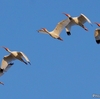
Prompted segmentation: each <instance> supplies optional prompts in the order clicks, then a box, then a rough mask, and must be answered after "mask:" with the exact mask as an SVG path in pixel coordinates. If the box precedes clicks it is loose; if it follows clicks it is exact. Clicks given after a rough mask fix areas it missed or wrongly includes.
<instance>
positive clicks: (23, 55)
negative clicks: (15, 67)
mask: <svg viewBox="0 0 100 99" xmlns="http://www.w3.org/2000/svg"><path fill="white" fill-rule="evenodd" d="M19 53H20V54H21V55H22V57H23V58H24V59H25V60H26V61H27V62H28V63H29V64H31V63H30V60H29V59H28V57H27V56H26V55H25V54H24V53H23V52H19Z"/></svg>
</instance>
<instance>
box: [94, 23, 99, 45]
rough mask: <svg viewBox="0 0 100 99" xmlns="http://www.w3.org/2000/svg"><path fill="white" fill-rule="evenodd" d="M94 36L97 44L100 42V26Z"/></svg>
mask: <svg viewBox="0 0 100 99" xmlns="http://www.w3.org/2000/svg"><path fill="white" fill-rule="evenodd" d="M96 24H97V25H98V26H99V27H100V24H99V23H96ZM94 37H95V41H96V43H97V44H100V28H97V29H96V30H95V32H94Z"/></svg>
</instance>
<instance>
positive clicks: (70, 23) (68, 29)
mask: <svg viewBox="0 0 100 99" xmlns="http://www.w3.org/2000/svg"><path fill="white" fill-rule="evenodd" d="M73 25H75V23H73V22H72V21H70V22H69V24H68V25H66V26H65V30H66V32H70V30H71V27H72V26H73Z"/></svg>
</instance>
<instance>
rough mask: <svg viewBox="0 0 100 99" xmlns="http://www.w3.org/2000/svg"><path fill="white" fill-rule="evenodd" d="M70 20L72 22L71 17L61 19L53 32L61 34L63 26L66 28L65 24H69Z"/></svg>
mask: <svg viewBox="0 0 100 99" xmlns="http://www.w3.org/2000/svg"><path fill="white" fill-rule="evenodd" d="M69 22H70V20H69V18H67V19H65V20H62V21H60V22H59V23H58V24H57V26H56V27H55V29H54V30H53V32H54V33H55V34H58V35H59V34H60V33H61V31H62V30H63V28H65V26H67V25H68V24H69Z"/></svg>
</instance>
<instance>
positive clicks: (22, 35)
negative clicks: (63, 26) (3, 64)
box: [0, 0, 100, 99]
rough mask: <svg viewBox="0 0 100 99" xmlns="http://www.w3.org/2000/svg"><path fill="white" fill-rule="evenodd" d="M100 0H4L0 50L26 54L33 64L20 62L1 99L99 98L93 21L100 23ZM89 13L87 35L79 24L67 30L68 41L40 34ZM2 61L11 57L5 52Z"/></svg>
mask: <svg viewBox="0 0 100 99" xmlns="http://www.w3.org/2000/svg"><path fill="white" fill-rule="evenodd" d="M99 6H100V1H99V0H97V1H91V0H88V1H87V0H83V1H81V0H63V1H60V0H58V1H54V0H40V1H38V0H1V1H0V46H6V47H8V48H9V49H10V50H12V51H14V50H16V51H22V52H24V53H25V54H26V55H27V56H28V58H29V59H30V61H31V64H32V65H25V64H24V63H22V62H20V61H15V62H14V66H12V67H11V68H10V69H9V70H8V71H7V72H6V73H5V74H4V75H3V76H2V77H0V81H2V82H4V84H5V85H4V86H2V85H0V89H1V94H0V98H1V99H78V98H81V99H92V98H93V97H92V94H100V89H99V88H100V79H99V78H100V64H99V63H100V57H99V54H100V45H98V44H96V42H95V39H94V30H95V29H96V28H97V26H96V25H95V24H94V22H100V14H99V13H100V11H99ZM63 12H66V13H69V14H71V15H72V16H79V15H80V13H83V14H85V15H86V16H87V17H88V18H89V19H90V20H91V21H92V22H93V27H92V26H91V25H90V24H88V23H86V24H85V26H86V27H87V28H88V30H89V31H88V32H87V31H85V30H84V29H82V28H81V27H79V26H74V27H73V28H72V30H71V33H72V35H71V36H67V35H66V33H65V30H63V31H62V33H61V37H62V38H63V40H64V41H63V42H62V41H59V40H56V39H53V38H51V37H50V36H49V35H45V34H41V33H38V32H37V30H38V29H40V28H42V27H45V28H47V29H48V30H50V31H51V30H53V29H54V28H55V26H56V24H57V23H58V22H59V21H61V20H63V19H66V16H64V15H63V14H62V13H63ZM0 53H1V54H0V60H1V61H2V58H3V56H4V55H7V54H8V53H7V52H6V51H5V50H3V49H2V48H0Z"/></svg>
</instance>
